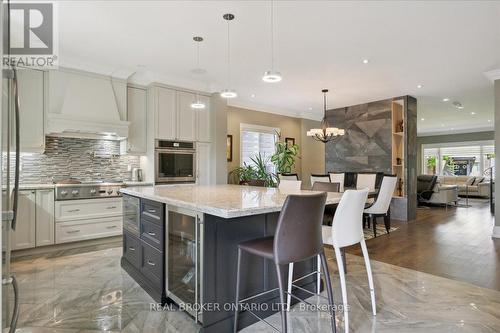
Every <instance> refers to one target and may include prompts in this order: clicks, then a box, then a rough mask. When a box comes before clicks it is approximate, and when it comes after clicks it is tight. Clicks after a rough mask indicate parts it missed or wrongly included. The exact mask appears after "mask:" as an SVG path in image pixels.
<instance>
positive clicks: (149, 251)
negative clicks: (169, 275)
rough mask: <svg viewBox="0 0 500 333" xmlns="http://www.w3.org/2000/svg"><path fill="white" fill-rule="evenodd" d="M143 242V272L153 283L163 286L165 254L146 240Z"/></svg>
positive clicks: (159, 286)
mask: <svg viewBox="0 0 500 333" xmlns="http://www.w3.org/2000/svg"><path fill="white" fill-rule="evenodd" d="M141 244H142V263H141V270H142V273H143V274H144V276H145V277H146V278H148V280H150V281H151V282H152V284H153V285H155V286H157V287H158V288H161V287H162V284H163V254H162V253H161V252H160V251H158V250H157V249H155V248H154V247H152V246H151V245H149V244H147V243H146V242H144V241H143V242H141Z"/></svg>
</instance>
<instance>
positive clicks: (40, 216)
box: [35, 189, 54, 246]
mask: <svg viewBox="0 0 500 333" xmlns="http://www.w3.org/2000/svg"><path fill="white" fill-rule="evenodd" d="M35 197H36V213H35V216H36V218H35V226H36V227H35V229H36V236H35V245H36V246H44V245H52V244H54V190H52V189H48V190H37V191H36V194H35Z"/></svg>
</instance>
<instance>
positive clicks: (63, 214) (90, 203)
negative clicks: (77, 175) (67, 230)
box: [55, 198, 123, 222]
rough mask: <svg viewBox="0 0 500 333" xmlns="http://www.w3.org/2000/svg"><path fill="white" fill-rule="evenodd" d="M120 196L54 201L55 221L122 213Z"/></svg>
mask: <svg viewBox="0 0 500 333" xmlns="http://www.w3.org/2000/svg"><path fill="white" fill-rule="evenodd" d="M122 212H123V208H122V198H106V199H88V200H68V201H57V202H56V212H55V213H56V221H57V222H59V221H67V220H71V221H72V220H76V219H91V218H98V217H108V216H117V215H122Z"/></svg>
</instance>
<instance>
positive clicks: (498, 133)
mask: <svg viewBox="0 0 500 333" xmlns="http://www.w3.org/2000/svg"><path fill="white" fill-rule="evenodd" d="M495 165H496V166H500V79H498V80H496V81H495ZM499 174H500V172H499V170H498V169H496V172H495V176H497V175H499ZM499 191H500V181H497V179H496V177H495V192H496V193H500V192H499ZM498 207H500V195H495V211H496V212H498V210H499V208H498ZM493 237H496V238H500V213H497V214H495V228H494V230H493Z"/></svg>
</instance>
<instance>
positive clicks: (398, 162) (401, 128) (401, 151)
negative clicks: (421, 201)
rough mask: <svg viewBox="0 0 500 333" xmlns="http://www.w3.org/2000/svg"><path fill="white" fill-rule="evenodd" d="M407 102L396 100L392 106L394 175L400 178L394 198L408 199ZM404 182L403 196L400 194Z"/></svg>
mask: <svg viewBox="0 0 500 333" xmlns="http://www.w3.org/2000/svg"><path fill="white" fill-rule="evenodd" d="M404 104H405V102H404V99H401V100H394V101H392V105H391V120H392V173H393V174H394V175H396V177H397V178H398V182H397V185H396V188H395V190H394V194H393V197H398V198H404V197H406V179H405V160H404V158H405V130H406V124H405V105H404ZM401 182H402V191H401V192H402V193H401V194H402V195H400V193H399V189H398V188H399V187H400V183H401Z"/></svg>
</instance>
